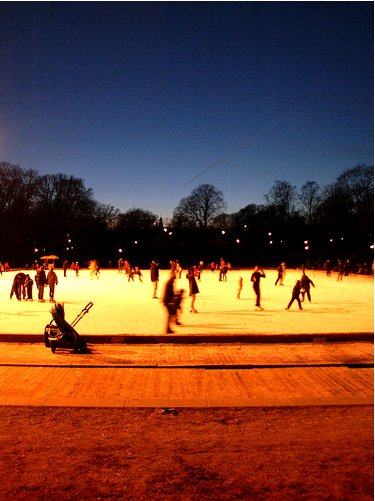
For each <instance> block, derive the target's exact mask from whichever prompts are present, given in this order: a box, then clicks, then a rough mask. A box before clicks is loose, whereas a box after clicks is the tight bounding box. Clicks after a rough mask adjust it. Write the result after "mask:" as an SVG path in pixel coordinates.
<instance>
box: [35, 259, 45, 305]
mask: <svg viewBox="0 0 375 501" xmlns="http://www.w3.org/2000/svg"><path fill="white" fill-rule="evenodd" d="M35 283H36V286H37V288H38V302H39V303H44V287H45V286H46V285H47V277H46V272H45V271H44V267H43V266H39V267H38V268H37V270H36V275H35Z"/></svg>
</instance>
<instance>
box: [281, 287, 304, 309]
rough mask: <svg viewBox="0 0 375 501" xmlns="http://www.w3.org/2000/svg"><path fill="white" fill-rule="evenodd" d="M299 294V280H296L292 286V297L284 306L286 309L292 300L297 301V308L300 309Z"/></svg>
mask: <svg viewBox="0 0 375 501" xmlns="http://www.w3.org/2000/svg"><path fill="white" fill-rule="evenodd" d="M300 294H301V280H297V281H296V283H295V286H294V287H293V291H292V298H291V300H290V301H289V304H288V306H287V307H286V308H285V309H286V310H289V308H290V307H291V306H292V304H293V303H294V301H297V303H298V307H299V309H300V310H302V304H301V299H300Z"/></svg>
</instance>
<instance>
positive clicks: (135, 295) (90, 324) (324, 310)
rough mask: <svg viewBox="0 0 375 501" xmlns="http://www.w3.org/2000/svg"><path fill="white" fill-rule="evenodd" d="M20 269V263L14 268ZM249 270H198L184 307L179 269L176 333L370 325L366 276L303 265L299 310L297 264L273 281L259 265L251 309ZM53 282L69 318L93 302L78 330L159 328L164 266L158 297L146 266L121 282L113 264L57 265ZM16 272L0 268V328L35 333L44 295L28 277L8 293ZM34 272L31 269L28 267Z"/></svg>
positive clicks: (41, 321) (45, 314)
mask: <svg viewBox="0 0 375 501" xmlns="http://www.w3.org/2000/svg"><path fill="white" fill-rule="evenodd" d="M18 271H20V270H18ZM252 271H253V270H251V269H242V270H232V271H230V272H229V273H228V277H227V281H226V282H220V281H219V272H218V271H215V272H211V271H209V270H207V271H206V270H205V271H204V272H203V274H202V278H201V281H200V282H198V286H199V289H200V292H199V294H197V299H196V304H195V306H196V308H197V310H198V313H196V314H194V313H190V311H189V310H190V308H189V305H190V299H189V297H188V289H189V288H188V281H187V279H186V270H184V271H183V272H182V277H181V278H180V279H177V280H176V282H175V288H176V289H180V288H182V289H184V290H185V298H184V301H183V304H182V306H183V312H182V315H181V322H182V324H183V325H181V326H178V327H176V328H175V333H176V334H185V335H186V334H200V335H205V334H211V335H212V334H215V335H217V334H219V335H220V334H311V333H313V334H314V333H327V334H328V333H335V332H339V333H341V332H344V333H347V332H348V333H350V332H373V320H374V318H373V316H374V305H373V292H374V290H373V277H372V276H357V275H350V276H347V277H345V276H344V277H343V279H342V281H337V274H336V273H332V275H331V276H330V277H327V276H326V274H325V273H324V272H310V273H309V276H310V278H311V280H312V281H313V282H314V284H315V288H313V287H312V288H311V296H312V302H311V303H309V302H308V301H307V298H306V299H305V302H304V303H303V311H300V310H299V309H298V305H297V304H296V303H294V304H293V305H292V307H291V309H290V310H289V311H285V308H286V306H287V305H288V302H289V300H290V298H291V292H292V288H293V286H294V283H295V281H296V279H298V278H300V277H301V271H300V270H289V269H288V270H287V273H286V278H285V281H284V285H283V286H275V285H274V284H275V280H276V277H277V272H276V271H275V270H265V273H266V278H264V279H262V280H261V294H262V299H261V303H262V306H263V307H264V311H255V294H254V291H253V289H252V284H251V282H250V276H251V273H252ZM56 273H57V276H58V279H59V283H58V285H57V287H56V292H55V299H56V301H59V302H63V303H64V304H65V316H66V319H67V321H68V322H70V323H71V322H72V321H73V320H74V318H75V317H76V316H77V315H78V313H79V312H80V311H81V310H82V308H83V307H84V306H85V305H86V304H87V303H88V302H89V301H92V302H93V303H94V306H93V308H92V309H91V310H90V312H89V313H88V314H87V315H85V316H84V318H83V319H82V320H81V321H80V322H79V323H78V324H77V327H76V329H77V331H78V332H79V333H80V334H87V335H89V334H105V335H114V336H115V335H121V334H138V335H143V334H144V335H148V334H154V335H160V334H163V333H164V332H165V320H166V312H165V308H164V306H163V305H162V302H161V298H162V296H163V291H164V285H165V282H166V281H167V279H168V277H169V271H168V270H160V281H159V288H158V299H153V298H152V283H151V280H150V271H149V270H142V273H143V277H142V279H143V282H140V281H139V279H138V277H135V279H134V282H128V277H127V276H126V275H125V274H120V273H119V272H118V271H117V270H106V269H104V270H102V271H101V273H100V277H99V279H96V278H94V279H92V278H91V277H90V272H89V271H88V270H86V269H82V270H80V273H79V277H76V276H75V273H74V272H73V271H70V270H68V274H67V275H68V276H67V277H64V276H63V271H62V270H61V269H57V270H56ZM15 274H16V272H15V271H13V272H8V273H3V275H1V276H0V334H8V333H9V334H13V333H14V334H42V333H43V332H44V327H45V325H46V324H47V323H48V322H49V321H50V320H51V319H52V317H51V314H50V309H51V304H50V303H49V302H48V287H46V289H45V295H44V297H45V299H46V302H45V303H38V300H37V290H36V287H35V284H34V288H33V299H34V300H33V301H32V302H31V301H17V299H16V298H15V296H13V298H12V299H11V300H10V298H9V296H10V291H11V286H12V282H13V278H14V276H15ZM30 276H31V278H33V279H34V276H35V272H31V273H30ZM240 276H242V277H243V290H242V294H241V299H237V289H238V281H239V277H240Z"/></svg>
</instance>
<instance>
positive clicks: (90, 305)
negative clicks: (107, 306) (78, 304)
mask: <svg viewBox="0 0 375 501" xmlns="http://www.w3.org/2000/svg"><path fill="white" fill-rule="evenodd" d="M93 306H94V303H93V302H92V301H90V302H89V303H87V304H86V306H85V307H84V308H83V310H82V311H81V313H79V314H78V315H77V317H76V318H75V319H74V320H73V322H72V323H71V326H72V327H74V326H75V325H77V324H78V322H79V321H80V320H81V319H82V318H83V317H84V316H85V315H86V313H88V312H89V311H90V308H92V307H93Z"/></svg>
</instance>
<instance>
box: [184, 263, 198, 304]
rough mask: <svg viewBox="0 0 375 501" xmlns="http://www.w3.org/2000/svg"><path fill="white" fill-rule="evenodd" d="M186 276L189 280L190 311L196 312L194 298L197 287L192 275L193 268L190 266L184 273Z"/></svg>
mask: <svg viewBox="0 0 375 501" xmlns="http://www.w3.org/2000/svg"><path fill="white" fill-rule="evenodd" d="M186 278H187V279H188V280H189V296H190V297H191V303H190V313H198V311H197V310H196V309H195V299H196V297H197V294H198V293H199V288H198V284H197V281H196V279H195V275H194V268H193V267H190V268H189V269H188V272H187V274H186Z"/></svg>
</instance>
